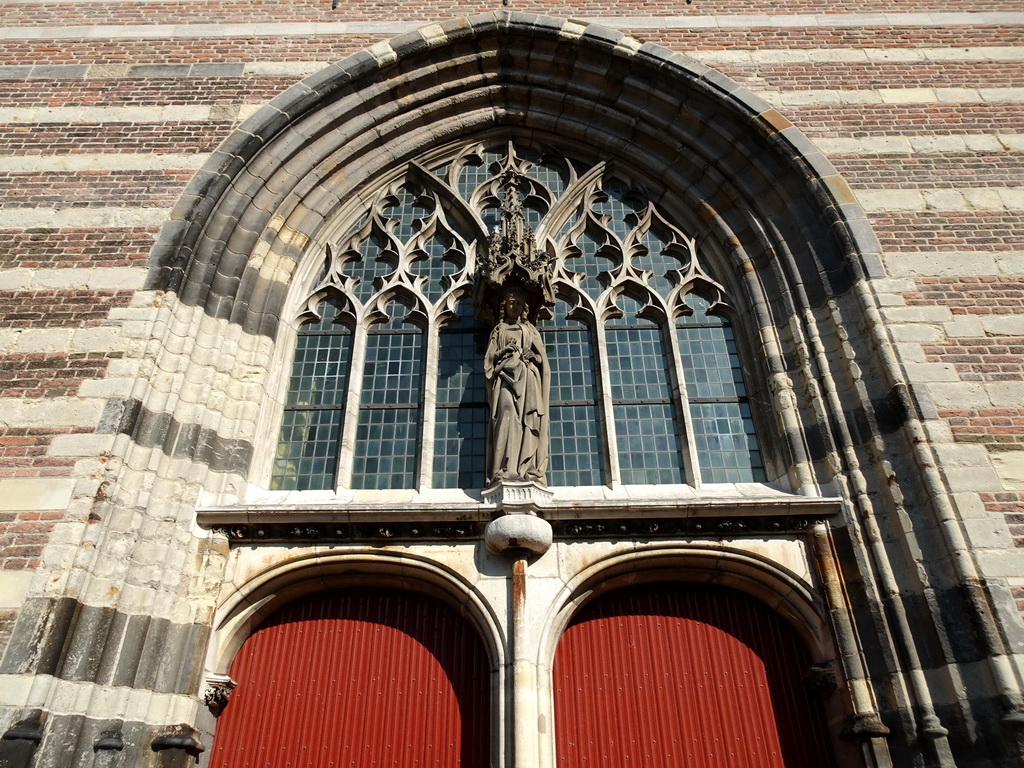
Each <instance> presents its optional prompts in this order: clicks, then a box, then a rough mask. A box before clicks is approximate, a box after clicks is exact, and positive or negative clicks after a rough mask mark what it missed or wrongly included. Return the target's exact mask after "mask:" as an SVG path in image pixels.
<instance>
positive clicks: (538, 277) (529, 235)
mask: <svg viewBox="0 0 1024 768" xmlns="http://www.w3.org/2000/svg"><path fill="white" fill-rule="evenodd" d="M499 182H500V186H501V189H502V193H503V195H502V201H501V223H500V224H499V225H498V226H496V227H495V228H494V231H493V232H492V233H491V237H490V240H489V242H488V244H487V248H486V249H481V253H480V255H479V258H478V260H477V270H476V304H477V306H478V308H479V309H480V313H481V316H482V317H483V318H484V319H490V320H497V319H498V318H499V317H500V313H499V312H498V308H497V307H498V304H499V302H500V301H501V296H502V294H503V293H504V292H505V291H507V290H508V289H510V288H515V289H517V290H518V291H520V292H521V293H522V294H523V295H524V296H525V298H526V300H527V303H528V304H529V305H530V319H531V320H533V319H536V314H537V310H538V309H539V308H540V307H541V306H551V305H553V304H554V303H555V294H554V290H553V289H552V286H551V281H552V275H553V272H554V266H555V259H554V254H553V253H551V252H550V251H549V250H548V249H546V248H539V247H538V245H537V242H536V239H535V237H534V232H533V228H532V227H531V226H530V225H529V224H527V222H526V215H525V213H524V212H523V203H522V200H521V199H520V196H519V190H520V188H522V187H524V186H525V183H526V177H525V176H524V175H523V173H522V172H521V171H519V170H517V169H515V168H512V167H508V168H506V169H505V170H504V171H503V172H502V174H501V177H500V179H499Z"/></svg>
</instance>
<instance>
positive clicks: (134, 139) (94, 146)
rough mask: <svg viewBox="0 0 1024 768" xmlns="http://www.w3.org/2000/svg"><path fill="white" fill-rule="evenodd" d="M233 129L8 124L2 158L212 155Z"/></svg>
mask: <svg viewBox="0 0 1024 768" xmlns="http://www.w3.org/2000/svg"><path fill="white" fill-rule="evenodd" d="M233 126H234V123H231V122H216V121H211V122H165V123H36V124H31V125H13V124H7V125H4V126H3V130H2V131H0V155H14V154H18V155H57V154H61V155H63V154H78V153H83V152H112V153H118V154H136V153H139V152H212V151H213V150H214V149H215V148H216V147H217V145H218V144H220V143H221V142H222V141H223V140H224V138H225V137H226V136H227V135H228V133H229V132H230V130H231V128H232V127H233Z"/></svg>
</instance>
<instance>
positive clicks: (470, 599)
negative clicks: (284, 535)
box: [207, 547, 507, 674]
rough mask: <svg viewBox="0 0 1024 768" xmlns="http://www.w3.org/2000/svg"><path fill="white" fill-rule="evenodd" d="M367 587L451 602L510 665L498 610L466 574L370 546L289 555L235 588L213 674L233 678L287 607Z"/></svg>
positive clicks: (211, 662) (212, 650)
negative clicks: (245, 652) (239, 659)
mask: <svg viewBox="0 0 1024 768" xmlns="http://www.w3.org/2000/svg"><path fill="white" fill-rule="evenodd" d="M362 585H373V586H376V587H393V588H395V589H400V590H404V591H409V592H421V593H423V594H425V595H428V596H430V597H434V598H436V599H438V600H440V601H441V602H444V603H447V604H448V605H449V606H451V607H452V608H453V609H455V610H456V611H458V612H459V613H460V614H461V615H462V616H464V617H465V618H466V619H467V620H468V621H469V622H470V623H471V624H472V625H473V627H474V628H475V629H476V631H477V633H478V634H479V635H480V638H481V640H482V642H483V643H484V646H485V647H486V649H487V655H488V658H489V659H490V662H491V669H492V672H497V671H498V670H500V669H502V668H503V667H504V666H505V664H506V663H507V659H506V648H505V644H504V636H503V632H502V630H501V626H500V622H499V620H498V617H497V616H496V615H495V613H494V610H493V607H492V606H491V605H490V603H489V602H488V600H487V599H486V598H485V597H484V596H483V595H481V594H480V592H479V590H477V589H476V588H475V587H474V586H473V585H472V584H471V583H470V582H469V581H467V580H466V579H465V578H464V577H463V576H462V575H460V574H459V573H458V572H457V571H455V570H454V569H453V568H452V567H450V566H448V565H445V564H444V563H441V562H438V561H435V560H431V559H430V558H428V557H426V556H424V555H418V554H414V553H410V552H401V553H394V552H388V551H381V550H376V549H372V548H370V547H366V548H350V549H345V550H343V551H335V552H317V551H311V552H304V553H301V554H296V555H292V556H290V557H289V556H287V555H286V554H285V555H282V556H281V558H280V559H279V560H276V561H275V562H273V564H272V565H270V566H269V567H267V568H266V569H265V570H263V571H261V572H260V573H258V574H256V575H255V576H253V577H252V578H249V579H247V580H246V581H245V582H244V583H243V584H240V585H237V586H235V587H234V588H233V589H232V590H231V591H230V592H228V593H227V594H226V595H225V596H224V597H223V598H222V600H221V602H220V606H219V607H218V610H217V614H216V616H215V617H214V625H213V626H214V635H213V638H212V641H211V643H210V646H209V656H208V659H207V671H208V673H212V674H227V671H228V669H229V667H230V666H231V662H232V661H233V660H234V658H235V654H236V653H237V652H238V649H239V648H241V647H242V644H243V643H244V642H245V640H246V638H248V637H249V635H251V634H252V633H253V631H255V630H256V628H258V627H259V625H260V624H261V623H262V622H263V621H264V620H265V619H266V618H267V617H268V616H269V615H270V614H272V613H274V612H275V611H276V610H278V609H279V608H281V606H283V605H284V604H285V603H288V602H290V601H292V600H295V599H296V598H298V597H302V596H304V595H308V594H311V593H314V592H320V591H323V590H328V589H337V588H340V587H358V586H362Z"/></svg>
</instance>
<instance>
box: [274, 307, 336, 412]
mask: <svg viewBox="0 0 1024 768" xmlns="http://www.w3.org/2000/svg"><path fill="white" fill-rule="evenodd" d="M351 355H352V333H351V331H350V330H349V329H347V328H345V327H344V326H339V331H338V332H336V333H317V334H310V335H304V336H299V340H298V343H297V344H296V347H295V361H294V363H293V364H292V377H291V382H290V384H289V388H288V398H287V401H286V403H285V404H286V405H287V406H289V407H291V406H311V405H314V406H333V407H337V408H341V407H343V406H344V405H345V394H346V392H347V390H348V371H349V366H350V364H351Z"/></svg>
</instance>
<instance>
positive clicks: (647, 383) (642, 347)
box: [607, 327, 672, 401]
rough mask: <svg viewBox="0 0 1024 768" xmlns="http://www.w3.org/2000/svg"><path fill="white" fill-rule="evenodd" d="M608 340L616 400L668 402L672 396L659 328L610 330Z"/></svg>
mask: <svg viewBox="0 0 1024 768" xmlns="http://www.w3.org/2000/svg"><path fill="white" fill-rule="evenodd" d="M607 339H608V369H609V376H610V378H611V381H610V384H611V393H612V399H613V400H615V401H620V400H645V401H650V400H667V399H669V398H670V397H671V396H672V389H671V386H670V384H669V374H668V364H669V360H668V355H667V351H666V349H665V342H664V339H663V338H662V333H661V329H660V328H614V327H611V328H609V329H608V332H607Z"/></svg>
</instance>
